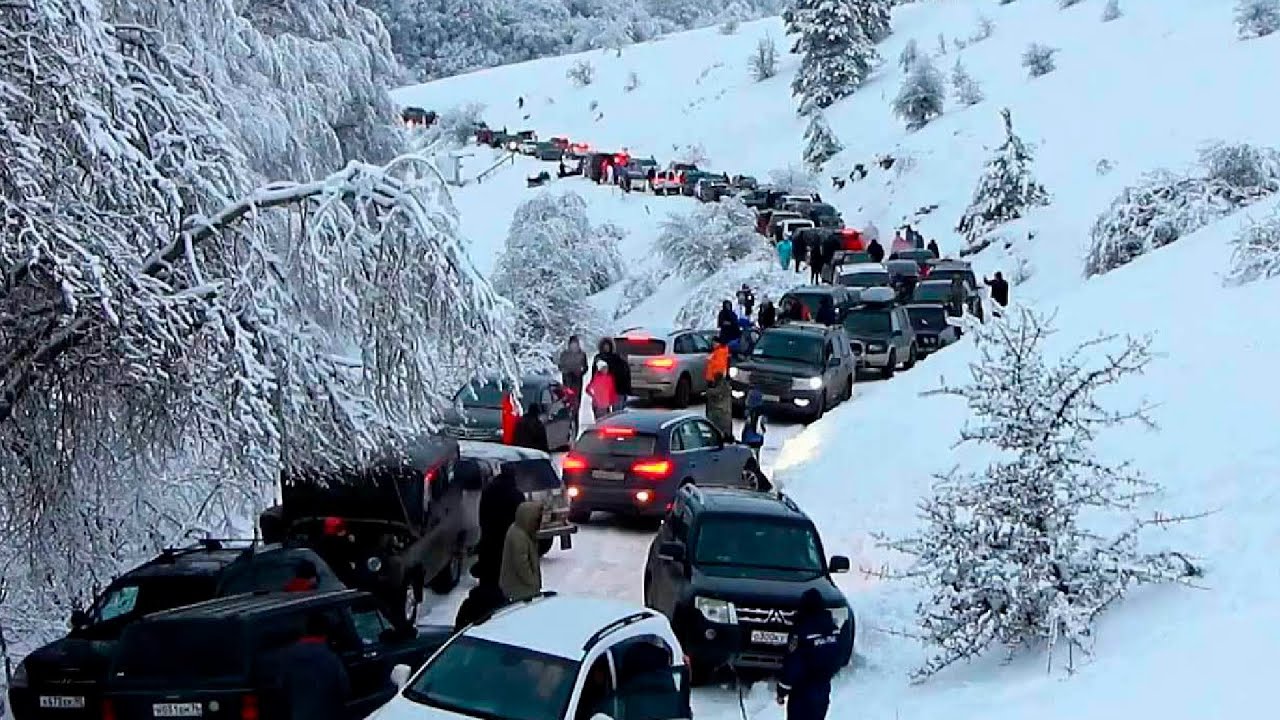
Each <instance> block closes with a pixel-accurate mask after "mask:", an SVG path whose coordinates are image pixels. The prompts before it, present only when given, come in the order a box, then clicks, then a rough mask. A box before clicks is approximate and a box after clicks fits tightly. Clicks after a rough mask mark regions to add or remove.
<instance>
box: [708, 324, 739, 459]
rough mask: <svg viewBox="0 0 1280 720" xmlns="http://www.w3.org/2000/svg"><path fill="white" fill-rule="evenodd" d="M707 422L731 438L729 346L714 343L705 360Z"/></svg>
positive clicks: (723, 342) (720, 342)
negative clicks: (709, 354)
mask: <svg viewBox="0 0 1280 720" xmlns="http://www.w3.org/2000/svg"><path fill="white" fill-rule="evenodd" d="M704 379H705V380H706V381H707V420H709V421H710V422H711V424H712V425H714V426H716V428H718V429H719V430H720V433H721V434H722V435H724V437H726V438H731V437H733V394H732V392H731V388H730V387H729V344H728V343H726V342H725V341H724V340H719V341H718V342H716V344H715V347H714V348H713V349H712V350H711V356H710V357H709V358H707V369H706V373H705V375H704Z"/></svg>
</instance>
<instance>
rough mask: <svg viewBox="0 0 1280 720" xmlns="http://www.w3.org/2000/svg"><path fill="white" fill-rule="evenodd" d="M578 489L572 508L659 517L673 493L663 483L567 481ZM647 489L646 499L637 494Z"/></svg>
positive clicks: (673, 495)
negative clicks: (603, 483) (602, 483)
mask: <svg viewBox="0 0 1280 720" xmlns="http://www.w3.org/2000/svg"><path fill="white" fill-rule="evenodd" d="M567 482H568V483H569V484H570V485H571V486H572V487H576V488H577V489H578V496H577V497H576V498H574V499H573V501H572V508H573V509H574V511H577V512H584V511H585V512H590V511H594V510H600V511H602V512H611V513H618V514H620V515H635V516H639V517H662V516H663V515H665V514H666V512H667V504H668V503H670V502H671V501H672V500H673V499H674V498H675V493H674V491H672V490H671V489H670V488H668V487H666V486H665V484H657V483H646V484H644V485H641V484H639V483H635V484H630V483H625V482H621V483H617V484H616V485H615V484H610V485H607V486H606V485H601V484H596V483H592V482H591V481H589V480H588V481H586V482H579V481H577V480H571V481H567ZM639 493H648V499H647V500H642V499H640V498H639V497H637V495H638V494H639Z"/></svg>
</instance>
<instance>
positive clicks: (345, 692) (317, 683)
mask: <svg viewBox="0 0 1280 720" xmlns="http://www.w3.org/2000/svg"><path fill="white" fill-rule="evenodd" d="M305 622H306V625H305V629H304V630H303V633H302V635H301V636H300V637H298V639H297V640H296V641H294V642H293V643H291V644H289V645H286V646H284V647H282V648H280V649H278V650H274V651H272V652H270V653H267V655H266V656H265V657H264V658H263V660H262V671H263V672H264V673H265V675H266V676H267V678H268V681H269V682H271V684H272V685H274V686H275V687H276V688H278V689H279V692H280V699H281V700H282V701H283V702H284V704H285V706H286V707H287V708H288V711H287V713H285V714H284V715H283V717H285V718H288V720H345V719H346V717H347V707H346V704H347V701H348V700H349V699H350V698H351V679H350V677H348V676H347V668H346V666H344V665H343V664H342V660H341V659H339V658H338V655H337V653H335V652H334V651H333V650H332V649H330V647H329V635H330V634H331V633H332V631H333V628H331V627H330V624H329V621H328V618H326V617H325V616H324V615H323V614H322V613H315V614H313V615H309V616H307V619H306V621H305Z"/></svg>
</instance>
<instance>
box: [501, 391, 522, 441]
mask: <svg viewBox="0 0 1280 720" xmlns="http://www.w3.org/2000/svg"><path fill="white" fill-rule="evenodd" d="M519 420H520V414H519V413H517V412H516V401H515V399H514V398H512V397H511V393H503V394H502V444H503V445H514V444H515V441H516V423H517V422H519Z"/></svg>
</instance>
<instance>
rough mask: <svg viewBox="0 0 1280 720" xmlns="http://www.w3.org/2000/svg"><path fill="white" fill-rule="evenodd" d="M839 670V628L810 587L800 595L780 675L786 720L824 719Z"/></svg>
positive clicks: (781, 695) (780, 691) (779, 690)
mask: <svg viewBox="0 0 1280 720" xmlns="http://www.w3.org/2000/svg"><path fill="white" fill-rule="evenodd" d="M839 671H840V628H838V627H836V623H835V620H833V619H832V617H831V611H830V610H828V609H826V608H825V607H823V603H822V595H821V594H820V593H819V592H818V591H817V590H815V589H813V588H809V589H808V590H805V591H804V594H803V595H801V596H800V609H799V610H798V611H797V612H796V620H795V634H794V635H792V639H791V645H790V647H788V649H787V656H786V657H785V658H783V660H782V671H781V672H780V673H779V674H778V704H779V705H786V706H787V720H824V718H826V717H827V709H828V708H829V707H830V706H831V680H832V678H834V677H835V676H836V673H837V672H839Z"/></svg>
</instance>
